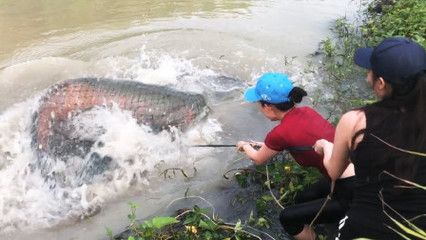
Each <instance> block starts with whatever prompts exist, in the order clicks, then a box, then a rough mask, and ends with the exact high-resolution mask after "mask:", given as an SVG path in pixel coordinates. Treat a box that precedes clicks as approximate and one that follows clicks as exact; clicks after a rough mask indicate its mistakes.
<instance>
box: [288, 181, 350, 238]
mask: <svg viewBox="0 0 426 240" xmlns="http://www.w3.org/2000/svg"><path fill="white" fill-rule="evenodd" d="M354 183H355V177H348V178H343V179H338V180H337V181H336V185H335V190H334V194H333V195H332V197H331V199H330V200H329V201H328V202H327V204H326V205H325V207H324V208H323V210H322V212H321V214H320V215H319V216H318V218H317V219H316V221H315V223H316V224H318V223H337V222H338V221H339V220H340V219H341V218H343V217H344V216H345V213H346V211H347V210H348V209H349V204H350V202H351V200H352V192H353V191H352V189H353V184H354ZM330 186H331V182H330V180H329V178H326V177H324V178H322V179H320V180H319V181H318V182H316V183H314V184H312V185H311V186H308V187H306V188H305V189H303V191H301V192H300V193H298V194H297V195H296V197H295V204H294V205H291V206H288V207H286V208H285V209H284V210H282V211H281V214H280V222H281V225H282V226H283V227H284V229H285V231H286V232H287V233H289V234H291V235H297V234H299V233H300V232H301V231H302V230H303V226H304V225H305V224H309V223H311V222H312V220H313V219H314V217H315V216H316V215H317V213H318V212H319V210H320V209H321V206H322V205H323V203H324V202H325V200H326V197H327V195H328V194H329V193H330Z"/></svg>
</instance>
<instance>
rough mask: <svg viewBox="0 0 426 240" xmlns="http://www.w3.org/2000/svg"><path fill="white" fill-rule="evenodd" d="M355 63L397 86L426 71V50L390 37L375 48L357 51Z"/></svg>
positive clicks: (406, 40) (413, 43)
mask: <svg viewBox="0 0 426 240" xmlns="http://www.w3.org/2000/svg"><path fill="white" fill-rule="evenodd" d="M354 61H355V64H357V65H358V66H360V67H362V68H366V69H370V70H372V71H373V72H374V73H375V74H376V75H377V76H379V77H382V78H383V79H385V80H386V81H388V82H391V83H396V84H402V83H404V79H407V78H408V77H410V76H414V75H415V74H418V73H420V72H422V71H426V51H425V49H424V48H423V47H422V46H421V45H420V44H418V43H416V42H414V41H413V40H411V39H408V38H405V37H390V38H386V39H384V40H383V41H382V42H381V43H380V44H379V45H377V46H376V47H374V48H359V49H357V50H356V51H355V55H354Z"/></svg>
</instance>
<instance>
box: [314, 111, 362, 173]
mask: <svg viewBox="0 0 426 240" xmlns="http://www.w3.org/2000/svg"><path fill="white" fill-rule="evenodd" d="M359 119H360V111H350V112H347V113H345V114H344V115H343V116H342V118H341V119H340V121H339V123H338V124H337V127H336V133H335V135H334V145H333V143H330V142H328V141H327V140H324V139H321V140H318V141H317V142H316V143H315V146H314V148H315V151H316V152H317V153H319V154H323V155H324V160H323V161H324V166H325V168H326V169H327V172H328V175H329V176H330V177H331V179H333V180H336V179H338V178H339V177H340V176H341V175H342V173H343V171H344V170H345V169H346V167H347V166H348V165H349V164H350V159H349V151H350V149H351V141H352V136H354V133H355V131H357V130H358V128H359V127H358V124H357V123H358V122H359Z"/></svg>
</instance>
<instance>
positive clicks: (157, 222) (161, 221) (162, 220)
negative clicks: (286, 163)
mask: <svg viewBox="0 0 426 240" xmlns="http://www.w3.org/2000/svg"><path fill="white" fill-rule="evenodd" d="M178 222H179V220H177V219H176V218H174V217H155V218H153V219H151V220H148V221H145V222H144V223H143V226H146V227H150V228H155V229H161V228H163V227H165V226H167V225H171V224H175V223H178Z"/></svg>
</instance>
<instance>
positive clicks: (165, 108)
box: [32, 78, 208, 184]
mask: <svg viewBox="0 0 426 240" xmlns="http://www.w3.org/2000/svg"><path fill="white" fill-rule="evenodd" d="M40 101H41V102H40V107H39V109H38V111H37V112H35V113H34V117H33V119H34V124H33V129H32V133H33V146H34V147H35V148H36V150H37V154H38V160H37V161H38V163H37V164H35V167H37V168H40V169H41V172H42V174H43V175H44V176H45V177H46V178H54V175H55V174H53V175H52V173H51V172H50V171H51V168H52V166H51V165H52V163H51V162H49V159H52V158H53V159H59V160H62V161H64V162H66V161H67V158H68V157H70V156H80V157H82V158H84V156H85V155H86V154H88V153H89V152H90V148H91V146H92V145H93V143H94V142H96V139H92V140H88V139H75V138H71V137H70V131H71V132H72V131H73V128H72V127H71V129H65V127H69V126H70V124H69V123H72V119H73V118H74V117H76V116H78V114H80V113H82V112H84V111H88V110H90V109H93V108H94V107H111V106H112V104H113V103H114V102H115V103H117V105H118V106H119V107H120V108H121V109H123V110H128V111H130V112H131V113H132V115H133V117H134V118H136V120H137V122H138V123H139V124H145V125H148V126H149V127H151V128H152V130H153V131H154V132H158V131H161V130H163V129H168V128H169V127H171V126H174V127H177V128H179V129H181V130H185V129H186V128H188V127H189V126H190V125H192V124H193V123H194V122H197V121H198V120H199V119H201V118H203V117H204V116H206V113H207V112H208V107H207V106H206V101H205V99H204V97H203V96H202V95H201V94H195V93H188V92H182V91H177V90H174V89H171V88H169V87H165V86H157V85H149V84H144V83H141V82H136V81H131V80H113V79H97V78H83V79H73V80H68V81H65V82H63V83H60V84H57V85H54V86H52V87H51V88H50V89H49V90H48V91H47V93H46V94H45V96H43V97H42V98H41V100H40ZM120 103H121V104H120ZM79 144H83V145H82V146H80V145H79ZM90 159H92V158H90ZM109 162H110V159H109V160H108V161H106V160H105V161H103V160H102V159H98V158H96V157H95V158H93V162H92V163H90V165H88V166H87V169H90V172H89V173H87V172H84V171H85V170H84V169H83V170H81V171H83V172H79V173H78V174H79V176H82V178H84V179H85V180H84V181H83V180H82V182H81V183H82V184H83V183H86V182H87V181H90V179H91V178H92V176H93V175H96V174H99V173H100V172H102V171H103V170H102V169H106V166H103V165H105V164H109ZM87 169H86V170H87ZM98 170H99V171H98ZM101 170H102V171H101ZM88 176H89V177H88Z"/></svg>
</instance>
